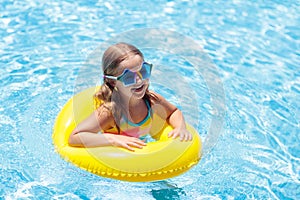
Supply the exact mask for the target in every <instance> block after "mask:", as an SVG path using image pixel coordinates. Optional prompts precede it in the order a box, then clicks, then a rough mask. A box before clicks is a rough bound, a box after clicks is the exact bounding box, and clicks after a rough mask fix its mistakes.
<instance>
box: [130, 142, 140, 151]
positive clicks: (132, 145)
mask: <svg viewBox="0 0 300 200" xmlns="http://www.w3.org/2000/svg"><path fill="white" fill-rule="evenodd" d="M128 145H130V146H131V147H135V148H139V149H142V148H143V145H140V144H137V143H135V142H130V143H128Z"/></svg>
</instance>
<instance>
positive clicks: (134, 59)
mask: <svg viewBox="0 0 300 200" xmlns="http://www.w3.org/2000/svg"><path fill="white" fill-rule="evenodd" d="M142 63H143V59H142V57H141V56H139V55H132V56H129V57H128V58H127V59H126V60H124V61H122V62H121V63H120V65H119V69H118V73H117V74H116V76H119V75H121V74H122V73H123V71H124V70H125V69H129V70H130V71H132V72H136V71H139V70H140V69H141V67H142ZM115 86H116V87H117V88H118V91H119V92H120V93H121V94H123V95H125V96H127V97H132V96H133V97H135V98H138V99H141V98H143V97H144V95H145V92H146V90H147V88H148V86H149V79H145V80H142V79H141V78H140V77H139V76H136V83H135V84H134V85H131V86H124V84H123V83H122V82H120V81H117V82H116V85H115Z"/></svg>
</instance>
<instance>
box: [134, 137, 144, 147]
mask: <svg viewBox="0 0 300 200" xmlns="http://www.w3.org/2000/svg"><path fill="white" fill-rule="evenodd" d="M145 140H146V139H145ZM132 142H134V143H137V144H139V145H142V146H146V143H145V141H143V140H140V139H138V138H134V140H133V141H132Z"/></svg>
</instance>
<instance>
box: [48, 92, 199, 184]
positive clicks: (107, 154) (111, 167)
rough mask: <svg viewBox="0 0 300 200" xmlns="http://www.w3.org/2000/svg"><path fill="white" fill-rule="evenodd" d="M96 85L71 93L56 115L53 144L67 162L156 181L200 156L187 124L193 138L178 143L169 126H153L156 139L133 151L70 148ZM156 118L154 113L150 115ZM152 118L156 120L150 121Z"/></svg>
mask: <svg viewBox="0 0 300 200" xmlns="http://www.w3.org/2000/svg"><path fill="white" fill-rule="evenodd" d="M96 89H97V88H95V87H93V88H88V89H86V90H84V91H82V92H80V93H78V94H76V95H75V96H73V97H72V98H71V99H69V101H68V102H67V103H66V104H65V105H64V107H63V108H62V110H61V111H60V113H59V114H58V116H57V118H56V122H55V125H54V130H53V143H54V146H55V148H56V151H57V152H58V153H59V154H60V155H61V156H62V157H63V158H64V159H65V160H67V161H69V162H71V163H73V164H74V165H76V166H78V167H80V168H82V169H85V170H87V171H89V172H91V173H94V174H97V175H100V176H103V177H108V178H113V179H118V180H124V181H133V182H144V181H157V180H163V179H167V178H171V177H174V176H177V175H179V174H182V173H184V172H186V171H187V170H189V169H190V168H191V167H192V166H194V165H195V164H197V163H198V161H199V160H200V158H201V152H202V151H201V140H200V137H199V135H198V133H197V132H196V130H195V129H194V128H193V127H192V126H190V125H188V124H187V128H188V130H189V131H190V132H191V133H192V134H193V140H192V141H189V142H181V141H180V140H179V139H172V138H168V136H167V134H168V132H169V131H171V130H172V128H171V127H170V126H168V125H164V126H163V127H162V126H161V124H160V125H159V126H158V125H156V124H153V125H152V129H157V130H158V129H160V130H159V131H158V134H156V135H155V136H154V138H155V139H156V141H154V142H149V143H147V146H145V147H143V149H136V150H135V151H134V152H131V151H128V150H126V149H124V148H118V147H95V148H79V147H71V146H69V144H68V138H69V135H70V134H71V132H72V130H73V129H74V128H75V126H76V124H77V123H79V122H80V121H82V120H83V119H85V118H86V117H87V116H89V115H90V114H91V113H92V112H93V111H94V109H95V106H94V101H93V98H92V96H93V94H94V92H95V90H96ZM153 117H155V116H153ZM153 121H155V120H153Z"/></svg>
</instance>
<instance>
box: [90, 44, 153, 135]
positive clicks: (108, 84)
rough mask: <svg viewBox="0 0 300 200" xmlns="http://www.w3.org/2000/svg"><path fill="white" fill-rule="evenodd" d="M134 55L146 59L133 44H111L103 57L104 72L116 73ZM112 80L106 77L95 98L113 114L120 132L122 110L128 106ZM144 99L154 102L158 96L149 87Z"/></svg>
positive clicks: (98, 103)
mask: <svg viewBox="0 0 300 200" xmlns="http://www.w3.org/2000/svg"><path fill="white" fill-rule="evenodd" d="M133 55H139V56H141V58H142V59H144V56H143V54H142V52H141V51H140V50H139V49H137V48H136V47H135V46H133V45H131V44H127V43H123V42H122V43H117V44H114V45H112V46H110V47H109V48H108V49H107V50H106V51H105V52H104V54H103V57H102V71H103V74H104V75H110V76H114V75H116V73H117V71H118V67H119V65H120V63H121V62H122V61H124V60H126V59H127V58H128V57H130V56H133ZM112 81H114V80H110V79H107V78H104V82H103V84H102V85H101V86H100V89H99V90H98V91H97V92H96V93H95V95H94V99H95V101H96V107H97V108H98V109H99V108H101V107H102V106H103V107H104V108H106V110H107V111H109V112H110V113H111V114H112V115H113V117H114V120H115V124H116V127H117V129H118V131H119V133H120V128H119V126H120V120H121V117H122V111H123V112H124V109H126V108H123V107H122V104H121V101H120V97H119V95H118V92H117V91H116V89H115V87H114V85H113V84H112ZM143 99H145V100H148V101H149V102H152V101H153V100H155V99H157V98H156V96H155V95H154V94H153V93H151V92H150V91H149V90H148V89H147V91H146V93H145V96H144V97H143ZM118 106H119V107H118ZM118 108H119V109H118ZM120 108H121V109H120ZM99 111H100V110H99ZM102 111H103V109H101V112H102ZM101 112H99V115H101Z"/></svg>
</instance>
